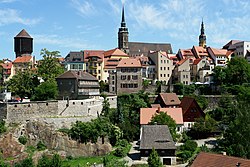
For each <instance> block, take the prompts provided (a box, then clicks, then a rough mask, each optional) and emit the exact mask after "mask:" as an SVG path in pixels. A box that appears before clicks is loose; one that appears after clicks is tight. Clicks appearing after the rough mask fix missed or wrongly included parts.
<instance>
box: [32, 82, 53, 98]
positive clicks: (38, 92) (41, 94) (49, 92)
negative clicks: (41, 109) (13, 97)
mask: <svg viewBox="0 0 250 167" xmlns="http://www.w3.org/2000/svg"><path fill="white" fill-rule="evenodd" d="M57 96H58V89H57V83H56V82H55V80H52V79H50V80H47V81H45V82H42V83H41V84H40V85H39V86H38V87H36V88H35V91H34V94H33V96H32V97H31V100H35V101H42V100H53V99H56V97H57Z"/></svg>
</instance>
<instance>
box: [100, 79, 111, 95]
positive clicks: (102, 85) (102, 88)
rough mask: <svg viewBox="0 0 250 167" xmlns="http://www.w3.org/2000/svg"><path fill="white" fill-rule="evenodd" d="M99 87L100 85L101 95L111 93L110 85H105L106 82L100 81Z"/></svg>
mask: <svg viewBox="0 0 250 167" xmlns="http://www.w3.org/2000/svg"><path fill="white" fill-rule="evenodd" d="M99 85H100V93H103V92H108V91H109V84H108V83H105V82H104V81H100V82H99Z"/></svg>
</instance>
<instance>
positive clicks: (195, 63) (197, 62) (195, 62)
mask: <svg viewBox="0 0 250 167" xmlns="http://www.w3.org/2000/svg"><path fill="white" fill-rule="evenodd" d="M201 60H202V58H198V59H195V60H194V62H193V65H197V64H199V62H200V61H201Z"/></svg>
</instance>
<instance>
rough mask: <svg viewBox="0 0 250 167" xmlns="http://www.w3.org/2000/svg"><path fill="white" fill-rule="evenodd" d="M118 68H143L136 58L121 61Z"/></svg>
mask: <svg viewBox="0 0 250 167" xmlns="http://www.w3.org/2000/svg"><path fill="white" fill-rule="evenodd" d="M117 67H118V68H121V67H141V62H140V61H139V60H137V59H135V58H128V59H121V61H120V62H119V63H118V65H117Z"/></svg>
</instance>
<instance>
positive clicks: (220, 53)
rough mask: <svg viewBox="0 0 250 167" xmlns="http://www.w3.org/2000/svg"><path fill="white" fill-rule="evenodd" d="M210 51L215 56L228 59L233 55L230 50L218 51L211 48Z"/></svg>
mask: <svg viewBox="0 0 250 167" xmlns="http://www.w3.org/2000/svg"><path fill="white" fill-rule="evenodd" d="M208 50H210V51H211V52H212V53H213V54H214V56H226V57H228V56H230V55H231V54H232V53H233V51H230V50H229V51H228V50H226V49H217V48H211V47H208Z"/></svg>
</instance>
